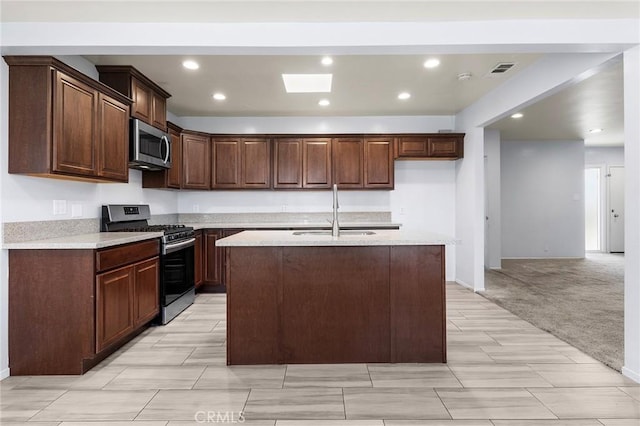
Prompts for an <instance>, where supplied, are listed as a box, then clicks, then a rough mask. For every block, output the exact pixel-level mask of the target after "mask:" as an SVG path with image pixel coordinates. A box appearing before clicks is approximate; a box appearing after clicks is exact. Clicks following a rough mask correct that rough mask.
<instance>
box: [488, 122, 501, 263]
mask: <svg viewBox="0 0 640 426" xmlns="http://www.w3.org/2000/svg"><path fill="white" fill-rule="evenodd" d="M484 158H485V162H484V165H485V170H484V173H485V188H484V190H485V206H484V208H485V210H484V211H485V215H486V218H485V220H486V222H485V226H486V228H485V231H486V232H485V242H484V248H485V256H484V266H485V268H490V269H500V268H501V267H502V232H501V229H502V219H501V216H502V211H501V210H502V209H501V201H500V200H501V189H500V132H499V131H498V130H493V129H485V131H484Z"/></svg>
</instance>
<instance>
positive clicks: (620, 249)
mask: <svg viewBox="0 0 640 426" xmlns="http://www.w3.org/2000/svg"><path fill="white" fill-rule="evenodd" d="M609 251H610V252H611V253H624V167H623V166H611V167H609Z"/></svg>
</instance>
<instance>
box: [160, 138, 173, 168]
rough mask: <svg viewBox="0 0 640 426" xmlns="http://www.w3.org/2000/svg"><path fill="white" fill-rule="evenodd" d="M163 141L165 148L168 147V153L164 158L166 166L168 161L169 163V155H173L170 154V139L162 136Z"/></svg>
mask: <svg viewBox="0 0 640 426" xmlns="http://www.w3.org/2000/svg"><path fill="white" fill-rule="evenodd" d="M161 139H162V141H163V142H164V144H165V146H166V147H167V153H166V154H165V156H164V160H163V162H164V164H167V161H169V155H171V153H170V149H171V148H170V145H169V138H167V137H166V136H162V138H161Z"/></svg>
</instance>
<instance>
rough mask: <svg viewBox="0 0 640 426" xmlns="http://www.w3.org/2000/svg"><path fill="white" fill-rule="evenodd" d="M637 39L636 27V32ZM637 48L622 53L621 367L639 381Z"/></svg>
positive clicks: (639, 52)
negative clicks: (623, 155) (622, 227)
mask: <svg viewBox="0 0 640 426" xmlns="http://www.w3.org/2000/svg"><path fill="white" fill-rule="evenodd" d="M638 40H640V30H639V32H638ZM638 117H640V47H637V46H636V47H634V48H633V49H630V50H628V51H627V52H625V53H624V138H625V141H624V149H625V157H624V169H625V183H624V184H625V188H624V197H625V207H624V214H625V222H624V226H625V232H624V253H625V263H624V366H623V367H622V374H624V375H625V376H627V377H630V378H631V379H633V380H635V381H636V382H638V383H640V262H639V261H638V260H639V259H640V121H638Z"/></svg>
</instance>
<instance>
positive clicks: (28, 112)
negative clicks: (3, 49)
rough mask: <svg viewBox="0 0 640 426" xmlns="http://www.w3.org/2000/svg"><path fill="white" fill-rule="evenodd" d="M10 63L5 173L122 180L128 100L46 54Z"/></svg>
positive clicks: (124, 177) (8, 58)
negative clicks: (7, 157) (7, 156)
mask: <svg viewBox="0 0 640 426" xmlns="http://www.w3.org/2000/svg"><path fill="white" fill-rule="evenodd" d="M4 59H5V62H7V64H9V173H17V174H28V175H33V176H41V177H59V178H68V179H75V180H89V181H96V182H100V181H106V182H126V181H127V180H128V172H129V169H128V160H129V158H128V156H129V105H130V104H131V100H130V99H128V98H127V97H125V96H123V95H121V94H120V93H118V92H116V91H115V90H113V89H111V88H109V87H107V86H105V85H103V84H101V83H99V82H97V81H95V80H93V79H91V78H89V77H87V76H85V75H84V74H82V73H80V72H78V71H76V70H75V69H73V68H71V67H69V66H67V65H66V64H64V63H62V62H60V61H58V60H57V59H55V58H52V57H48V56H5V58H4Z"/></svg>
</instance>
